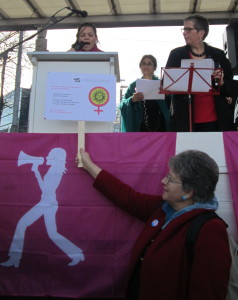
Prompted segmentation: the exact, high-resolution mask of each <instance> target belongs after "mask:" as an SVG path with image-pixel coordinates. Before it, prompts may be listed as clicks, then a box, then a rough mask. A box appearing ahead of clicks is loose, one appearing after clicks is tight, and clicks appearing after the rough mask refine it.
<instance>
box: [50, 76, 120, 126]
mask: <svg viewBox="0 0 238 300" xmlns="http://www.w3.org/2000/svg"><path fill="white" fill-rule="evenodd" d="M45 118H46V119H50V120H73V121H79V120H80V121H114V120H115V118H116V77H115V76H114V75H111V74H82V73H65V72H49V73H48V76H47V90H46V102H45Z"/></svg>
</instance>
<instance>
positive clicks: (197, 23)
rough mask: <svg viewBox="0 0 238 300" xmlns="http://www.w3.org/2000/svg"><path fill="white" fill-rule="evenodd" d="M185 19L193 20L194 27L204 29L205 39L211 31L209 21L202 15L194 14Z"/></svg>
mask: <svg viewBox="0 0 238 300" xmlns="http://www.w3.org/2000/svg"><path fill="white" fill-rule="evenodd" d="M183 21H184V22H186V21H191V22H193V24H194V27H195V28H196V29H197V30H204V31H205V34H204V36H203V40H205V38H206V37H207V35H208V33H209V23H208V20H207V19H206V18H204V17H203V16H200V15H192V16H189V17H187V18H185V19H184V20H183Z"/></svg>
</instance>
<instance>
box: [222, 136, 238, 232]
mask: <svg viewBox="0 0 238 300" xmlns="http://www.w3.org/2000/svg"><path fill="white" fill-rule="evenodd" d="M223 140H224V148H225V156H226V162H227V167H228V173H229V181H230V186H231V193H232V200H233V205H234V211H235V217H236V224H237V226H238V188H237V182H238V159H237V158H238V132H223Z"/></svg>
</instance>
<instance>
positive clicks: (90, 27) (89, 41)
mask: <svg viewBox="0 0 238 300" xmlns="http://www.w3.org/2000/svg"><path fill="white" fill-rule="evenodd" d="M97 43H98V36H97V28H96V26H95V25H94V24H93V23H89V22H86V23H83V24H81V25H80V26H79V27H78V32H77V34H76V41H75V43H74V44H73V45H72V48H71V49H70V50H69V51H94V52H102V50H100V49H99V48H98V47H97Z"/></svg>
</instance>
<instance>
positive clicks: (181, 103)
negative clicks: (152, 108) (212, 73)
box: [166, 43, 238, 132]
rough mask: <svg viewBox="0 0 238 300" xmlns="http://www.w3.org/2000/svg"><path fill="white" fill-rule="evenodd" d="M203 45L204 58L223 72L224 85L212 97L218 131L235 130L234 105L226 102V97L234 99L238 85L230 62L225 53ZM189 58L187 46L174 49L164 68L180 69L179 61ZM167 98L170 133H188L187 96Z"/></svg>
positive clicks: (174, 95)
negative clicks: (210, 59) (209, 59)
mask: <svg viewBox="0 0 238 300" xmlns="http://www.w3.org/2000/svg"><path fill="white" fill-rule="evenodd" d="M204 44H205V53H206V58H212V59H213V60H214V62H215V67H216V68H218V67H219V68H222V69H223V72H224V85H223V86H221V88H220V95H214V98H215V107H216V112H217V118H218V130H219V131H232V130H235V127H234V105H233V104H231V105H229V104H228V103H227V101H226V97H233V98H234V97H236V96H237V93H238V89H237V87H238V84H237V82H236V81H235V80H233V73H232V70H231V64H230V61H229V60H228V59H227V58H226V56H225V53H224V52H223V51H222V50H220V49H218V48H214V47H211V46H208V45H207V44H206V43H204ZM189 58H190V56H189V47H188V46H183V47H179V48H175V49H173V50H172V51H171V52H170V55H169V58H168V61H167V64H166V67H174V68H177V67H180V66H181V59H189ZM168 98H170V99H169V101H171V128H170V129H171V131H176V132H177V131H181V132H186V131H190V128H189V123H190V122H189V105H188V95H186V94H173V95H170V96H169V97H168ZM192 98H193V97H192ZM192 111H193V105H192Z"/></svg>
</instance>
